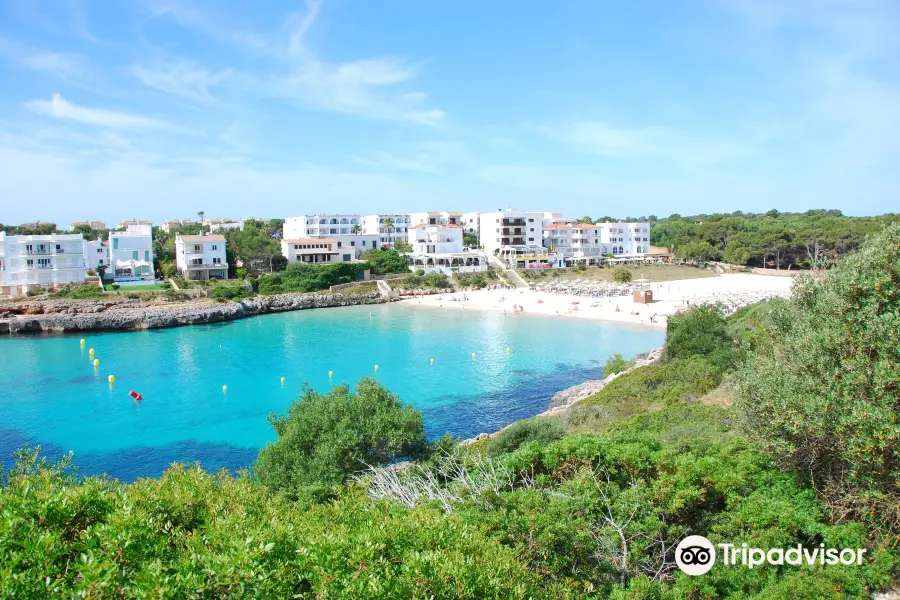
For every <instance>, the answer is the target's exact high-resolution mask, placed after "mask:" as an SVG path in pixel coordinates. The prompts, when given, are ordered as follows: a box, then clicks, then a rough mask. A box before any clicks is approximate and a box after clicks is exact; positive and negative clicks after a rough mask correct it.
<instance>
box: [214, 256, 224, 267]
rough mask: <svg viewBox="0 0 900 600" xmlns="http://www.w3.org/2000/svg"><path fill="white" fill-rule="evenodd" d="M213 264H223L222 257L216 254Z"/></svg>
mask: <svg viewBox="0 0 900 600" xmlns="http://www.w3.org/2000/svg"><path fill="white" fill-rule="evenodd" d="M212 264H214V265H221V264H222V259H221V258H219V257H218V256H215V257H213V261H212Z"/></svg>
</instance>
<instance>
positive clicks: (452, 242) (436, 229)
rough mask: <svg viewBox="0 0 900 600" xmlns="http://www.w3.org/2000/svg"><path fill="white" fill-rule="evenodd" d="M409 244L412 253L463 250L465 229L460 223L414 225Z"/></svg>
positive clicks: (411, 229) (410, 229) (410, 232)
mask: <svg viewBox="0 0 900 600" xmlns="http://www.w3.org/2000/svg"><path fill="white" fill-rule="evenodd" d="M409 244H410V245H411V246H412V248H413V249H412V254H435V253H453V252H462V251H463V230H462V227H461V226H460V225H413V226H412V227H410V228H409Z"/></svg>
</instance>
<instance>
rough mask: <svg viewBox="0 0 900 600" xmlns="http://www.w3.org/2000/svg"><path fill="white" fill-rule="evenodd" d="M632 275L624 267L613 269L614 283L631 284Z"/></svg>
mask: <svg viewBox="0 0 900 600" xmlns="http://www.w3.org/2000/svg"><path fill="white" fill-rule="evenodd" d="M631 279H632V275H631V271H630V270H629V269H626V268H625V267H616V268H615V269H613V281H615V282H616V283H622V284H625V283H631Z"/></svg>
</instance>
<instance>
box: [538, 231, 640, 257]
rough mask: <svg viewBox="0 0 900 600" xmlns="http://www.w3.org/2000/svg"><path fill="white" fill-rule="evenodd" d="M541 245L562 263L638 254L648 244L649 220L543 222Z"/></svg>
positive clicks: (638, 255)
mask: <svg viewBox="0 0 900 600" xmlns="http://www.w3.org/2000/svg"><path fill="white" fill-rule="evenodd" d="M544 246H545V247H546V248H547V249H548V250H549V252H550V254H552V255H554V256H556V257H558V258H560V259H562V261H563V264H565V263H570V262H572V261H580V260H586V261H587V262H588V264H598V263H599V262H600V259H601V258H602V257H603V256H605V255H613V256H615V257H617V258H632V257H641V256H643V255H644V254H646V253H647V251H648V249H649V247H650V223H596V224H591V223H573V224H568V223H554V224H550V225H544Z"/></svg>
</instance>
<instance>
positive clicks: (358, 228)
mask: <svg viewBox="0 0 900 600" xmlns="http://www.w3.org/2000/svg"><path fill="white" fill-rule="evenodd" d="M350 231H351V232H353V233H355V234H356V235H359V232H360V231H362V227H360V226H359V223H354V224H353V227H351V228H350Z"/></svg>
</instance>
